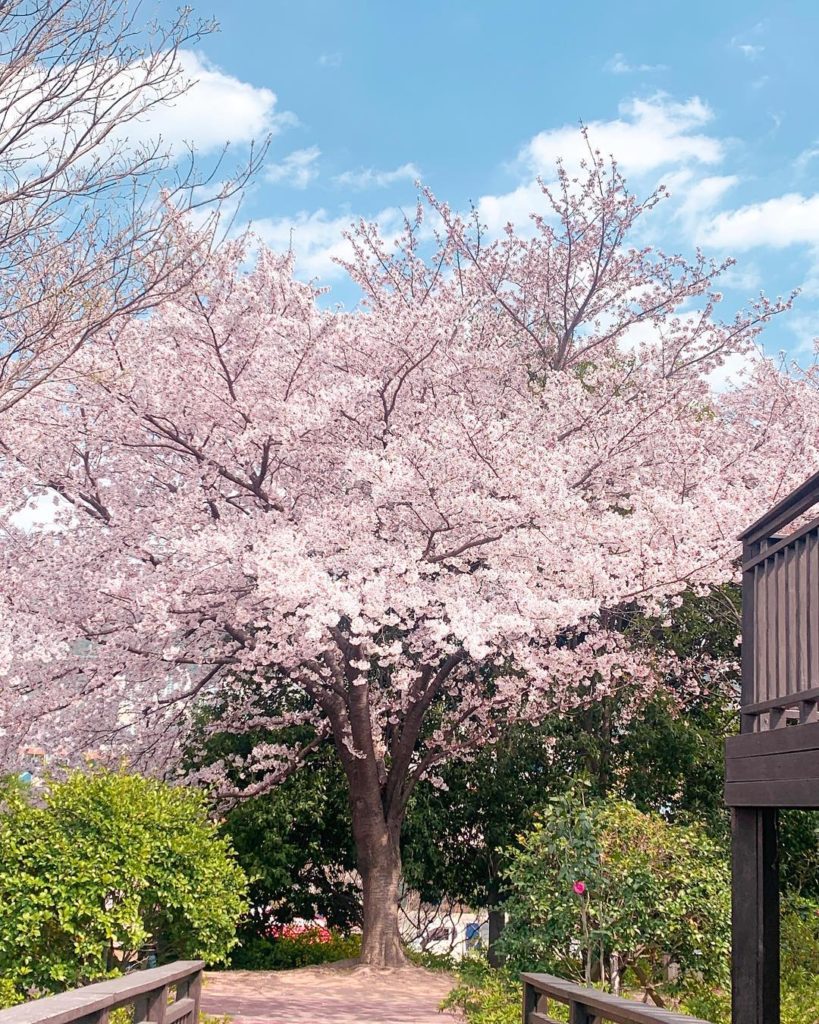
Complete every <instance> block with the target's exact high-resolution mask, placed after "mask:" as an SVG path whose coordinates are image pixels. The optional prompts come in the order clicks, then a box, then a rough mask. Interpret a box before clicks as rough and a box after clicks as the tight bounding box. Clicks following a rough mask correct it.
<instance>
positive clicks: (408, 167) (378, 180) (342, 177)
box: [333, 163, 421, 189]
mask: <svg viewBox="0 0 819 1024" xmlns="http://www.w3.org/2000/svg"><path fill="white" fill-rule="evenodd" d="M420 177H421V172H420V171H419V170H418V168H417V167H416V166H415V164H413V163H407V164H401V166H400V167H396V168H395V170H392V171H378V170H375V169H374V168H372V167H365V168H362V169H361V170H358V171H345V172H344V173H343V174H339V175H337V176H336V177H335V178H333V181H334V182H335V183H336V184H337V185H341V186H343V187H345V188H354V189H365V188H387V187H388V186H389V185H394V184H395V183H396V182H397V181H417V180H418V178H420Z"/></svg>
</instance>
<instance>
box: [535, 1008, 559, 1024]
mask: <svg viewBox="0 0 819 1024" xmlns="http://www.w3.org/2000/svg"><path fill="white" fill-rule="evenodd" d="M529 1024H561V1022H560V1021H558V1020H555V1019H554V1017H549V1016H548V1014H545V1013H538V1012H537V1011H535V1013H530V1014H529Z"/></svg>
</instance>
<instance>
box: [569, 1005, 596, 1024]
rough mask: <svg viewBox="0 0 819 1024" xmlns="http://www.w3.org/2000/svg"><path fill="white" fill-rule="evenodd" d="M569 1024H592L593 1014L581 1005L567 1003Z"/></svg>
mask: <svg viewBox="0 0 819 1024" xmlns="http://www.w3.org/2000/svg"><path fill="white" fill-rule="evenodd" d="M569 1024H594V1014H593V1013H592V1012H591V1010H590V1009H589V1008H588V1006H584V1005H583V1003H576V1002H575V1001H574V1000H572V1002H570V1003H569Z"/></svg>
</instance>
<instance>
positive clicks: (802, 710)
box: [725, 473, 819, 1024]
mask: <svg viewBox="0 0 819 1024" xmlns="http://www.w3.org/2000/svg"><path fill="white" fill-rule="evenodd" d="M817 504H819V473H817V474H815V475H814V476H812V477H811V478H810V479H809V480H807V481H806V482H805V483H804V484H803V485H802V486H801V487H798V488H797V489H796V490H795V491H793V492H792V493H791V494H789V495H788V496H787V497H786V498H784V499H783V500H782V501H780V502H779V504H777V505H775V506H774V507H773V508H772V509H771V510H770V512H768V513H767V514H766V515H764V516H763V517H762V518H761V519H759V520H758V521H757V522H756V523H754V524H753V526H751V527H749V528H748V529H747V530H746V531H745V532H744V533H743V534H742V536H741V538H740V539H741V541H742V636H743V643H742V698H741V704H742V706H741V731H740V734H739V735H738V736H733V737H730V738H729V739H728V740H727V741H726V745H725V802H726V804H727V805H728V806H729V807H730V808H731V810H732V862H733V959H732V974H733V1024H779V1015H780V1012H779V863H778V851H777V824H778V822H777V819H778V813H779V809H780V808H784V807H802V808H814V809H815V808H819V517H810V518H807V517H806V514H807V513H808V512H809V511H810V510H811V509H812V508H813V506H815V505H817Z"/></svg>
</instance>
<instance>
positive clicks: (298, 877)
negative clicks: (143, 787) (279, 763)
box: [184, 679, 362, 941]
mask: <svg viewBox="0 0 819 1024" xmlns="http://www.w3.org/2000/svg"><path fill="white" fill-rule="evenodd" d="M243 685H244V691H243V692H244V695H245V696H246V697H247V698H248V699H252V700H253V701H254V703H255V705H256V706H257V707H258V708H259V709H260V711H261V712H262V713H263V714H264V715H266V716H269V717H271V718H280V717H282V716H284V715H286V714H287V713H288V712H289V711H298V710H302V709H303V706H304V703H305V700H304V698H303V697H302V696H299V695H297V694H293V693H292V692H288V693H287V694H285V695H282V694H281V693H280V692H279V691H278V690H276V689H275V688H271V687H267V688H265V687H264V686H260V685H259V683H258V682H257V681H256V680H252V679H248V680H245V681H244V684H243ZM271 690H272V691H273V692H270V691H271ZM228 710H229V708H228V707H226V706H225V704H224V703H223V702H220V701H218V700H211V701H209V702H207V703H203V704H201V705H200V706H199V708H198V719H197V721H196V722H195V724H194V728H193V730H192V734H191V736H190V737H189V743H188V747H187V750H186V753H185V762H184V765H185V767H186V768H187V769H189V770H191V769H195V768H200V767H202V766H203V765H210V764H213V763H215V762H222V761H224V762H225V763H226V765H227V773H228V777H229V778H230V780H231V783H232V785H233V786H234V787H235V788H236V789H237V790H238V791H241V790H242V789H244V788H245V787H247V786H249V785H252V784H253V783H256V782H260V781H262V779H263V777H264V773H254V771H253V770H252V769H246V768H245V767H244V765H245V762H246V761H247V759H249V758H250V760H252V757H251V755H252V751H253V750H254V748H255V747H256V746H257V745H258V744H266V743H269V744H279V743H280V744H283V745H286V746H304V745H306V744H308V743H309V742H310V741H311V740H313V739H314V738H315V733H314V732H313V730H312V729H311V728H309V727H308V726H303V725H298V726H286V727H282V728H277V729H267V728H254V729H251V730H250V731H248V732H246V733H238V734H237V733H235V732H232V731H230V730H227V731H219V729H218V723H219V722H220V721H221V720H222V719H223V717H224V715H225V714H226V713H227V712H228ZM237 765H241V766H243V767H241V768H239V767H236V766H237ZM223 831H224V834H225V835H226V836H228V837H229V839H230V841H231V843H232V845H233V848H234V850H235V851H236V856H237V859H238V861H239V863H240V864H241V866H242V867H243V869H244V870H245V872H246V874H247V876H248V877H249V878H250V880H251V882H250V905H251V908H252V910H251V913H250V914H249V915H248V916H247V917H246V918H245V920H244V921H243V922H242V925H241V928H240V937H241V939H242V941H244V940H245V939H249V938H250V937H251V936H254V935H255V936H259V937H264V936H265V935H266V934H267V933H268V932H269V931H270V928H271V927H272V926H273V925H276V924H286V923H288V922H290V921H293V920H295V919H302V920H308V921H309V920H313V919H314V918H316V917H323V918H324V919H325V920H326V921H327V923H328V925H329V926H330V927H331V928H337V929H340V930H342V931H344V932H349V931H350V929H351V928H352V927H354V926H356V925H360V924H361V921H362V909H361V893H360V890H359V888H358V887H357V886H356V885H353V884H351V883H350V880H349V879H350V874H351V872H353V871H354V870H355V868H356V856H355V846H354V844H353V837H352V822H351V819H350V809H349V803H348V798H347V782H346V779H345V778H344V773H343V770H342V768H341V764H340V762H339V760H338V757H337V755H336V752H335V748H334V746H333V743H332V741H331V740H328V741H327V742H325V743H321V744H319V745H318V747H317V749H316V750H314V751H313V752H312V754H311V755H310V756H309V757H308V758H307V759H306V760H305V762H304V765H303V767H302V769H301V770H300V771H299V772H297V773H296V774H295V775H293V776H291V777H290V778H287V779H285V780H284V781H283V782H282V783H281V784H280V785H278V786H276V787H274V788H273V789H272V790H270V791H269V792H266V793H263V794H262V795H260V796H254V797H250V798H248V799H246V800H242V801H241V802H240V803H239V804H237V805H236V806H235V807H234V808H233V809H232V810H230V811H229V812H228V813H227V815H226V816H225V820H224V822H223Z"/></svg>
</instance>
